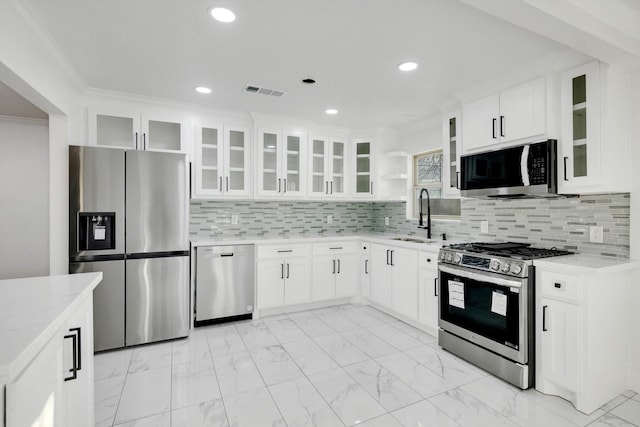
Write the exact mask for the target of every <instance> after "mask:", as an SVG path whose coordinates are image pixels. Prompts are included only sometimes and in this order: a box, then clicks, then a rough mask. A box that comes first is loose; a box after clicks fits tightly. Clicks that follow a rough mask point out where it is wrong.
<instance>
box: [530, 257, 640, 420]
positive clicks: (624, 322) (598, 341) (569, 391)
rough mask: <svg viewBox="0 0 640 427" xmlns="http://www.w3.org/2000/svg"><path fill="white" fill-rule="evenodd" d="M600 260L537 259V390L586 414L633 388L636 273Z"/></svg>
mask: <svg viewBox="0 0 640 427" xmlns="http://www.w3.org/2000/svg"><path fill="white" fill-rule="evenodd" d="M596 264H597V262H596V261H595V260H594V261H592V262H591V265H592V267H586V265H589V261H587V262H585V263H584V265H585V266H584V267H577V266H567V265H562V264H560V263H554V262H553V261H544V260H540V261H536V363H537V366H536V389H537V390H538V391H541V392H543V393H546V394H551V395H556V396H560V397H563V398H565V399H567V400H569V401H570V402H572V403H573V405H574V406H575V407H576V409H578V410H579V411H581V412H584V413H586V414H589V413H591V412H593V411H595V410H596V409H598V408H599V407H601V406H602V405H604V404H605V403H607V402H608V401H609V400H611V399H613V398H615V397H616V396H618V395H619V394H621V393H623V392H624V391H625V390H627V366H628V364H627V357H628V354H629V351H630V350H629V339H628V336H629V335H628V334H629V333H630V331H629V329H628V328H629V319H630V312H629V309H628V306H627V296H626V295H627V289H628V286H630V282H631V280H630V278H632V277H633V276H634V273H633V272H630V270H629V269H620V268H611V267H609V268H598V267H594V265H596ZM635 274H636V277H637V272H636V273H635Z"/></svg>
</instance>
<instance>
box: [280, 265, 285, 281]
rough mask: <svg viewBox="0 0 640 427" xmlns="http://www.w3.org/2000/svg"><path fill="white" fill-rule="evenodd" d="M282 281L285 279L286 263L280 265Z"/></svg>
mask: <svg viewBox="0 0 640 427" xmlns="http://www.w3.org/2000/svg"><path fill="white" fill-rule="evenodd" d="M280 279H284V263H282V264H280Z"/></svg>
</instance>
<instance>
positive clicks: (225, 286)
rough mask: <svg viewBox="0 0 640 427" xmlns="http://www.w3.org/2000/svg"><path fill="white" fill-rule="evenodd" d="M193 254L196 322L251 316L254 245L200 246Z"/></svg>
mask: <svg viewBox="0 0 640 427" xmlns="http://www.w3.org/2000/svg"><path fill="white" fill-rule="evenodd" d="M196 253H197V255H196V322H200V321H206V320H211V319H219V318H223V317H229V316H239V315H245V314H251V313H252V312H253V306H254V293H255V286H254V283H255V277H254V265H255V261H254V260H255V257H254V246H253V245H239V246H213V247H206V246H204V247H203V246H201V247H198V248H197V249H196Z"/></svg>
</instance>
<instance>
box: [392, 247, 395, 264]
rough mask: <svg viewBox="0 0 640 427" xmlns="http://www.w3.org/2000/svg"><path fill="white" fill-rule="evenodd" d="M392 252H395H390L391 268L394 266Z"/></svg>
mask: <svg viewBox="0 0 640 427" xmlns="http://www.w3.org/2000/svg"><path fill="white" fill-rule="evenodd" d="M394 252H395V251H393V250H392V251H391V267H393V266H394V264H393V253H394Z"/></svg>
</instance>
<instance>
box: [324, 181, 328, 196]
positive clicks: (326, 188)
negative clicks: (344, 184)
mask: <svg viewBox="0 0 640 427" xmlns="http://www.w3.org/2000/svg"><path fill="white" fill-rule="evenodd" d="M324 194H329V181H325V182H324Z"/></svg>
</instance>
